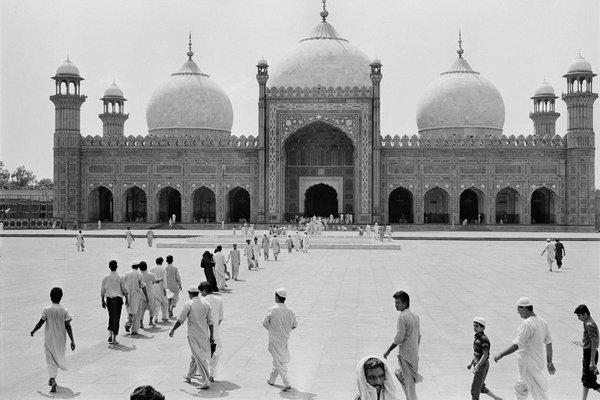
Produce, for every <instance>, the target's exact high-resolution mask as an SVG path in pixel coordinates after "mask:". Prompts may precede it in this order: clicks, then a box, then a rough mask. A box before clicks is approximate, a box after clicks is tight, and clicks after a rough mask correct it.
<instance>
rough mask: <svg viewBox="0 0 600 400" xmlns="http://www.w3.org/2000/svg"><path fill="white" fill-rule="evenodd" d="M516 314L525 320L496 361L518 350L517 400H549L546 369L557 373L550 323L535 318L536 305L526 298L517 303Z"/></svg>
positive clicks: (495, 358) (551, 372)
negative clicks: (549, 328)
mask: <svg viewBox="0 0 600 400" xmlns="http://www.w3.org/2000/svg"><path fill="white" fill-rule="evenodd" d="M517 312H518V313H519V315H520V316H521V318H522V319H523V322H521V325H519V329H518V334H517V337H516V338H515V340H514V341H513V344H512V346H510V347H508V348H507V349H506V350H504V351H503V352H501V353H499V354H498V355H496V357H494V361H496V362H498V361H499V360H500V359H501V358H502V357H504V356H507V355H509V354H512V353H514V352H515V351H516V352H517V365H518V368H519V378H518V380H517V383H516V384H515V399H517V400H526V399H527V398H529V395H531V398H532V399H534V400H548V399H549V397H548V379H546V377H545V376H544V367H547V368H548V372H549V373H550V375H554V373H555V372H556V368H554V364H553V363H552V338H551V337H550V331H549V330H548V324H547V323H546V321H544V320H543V319H542V318H540V317H538V316H537V315H535V313H534V312H533V303H532V302H531V300H530V299H528V298H527V297H521V298H520V299H519V300H518V301H517ZM544 345H545V346H544ZM544 347H545V352H544ZM544 353H545V354H544ZM544 355H545V356H546V357H544ZM544 358H545V359H546V361H544Z"/></svg>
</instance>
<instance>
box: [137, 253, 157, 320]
mask: <svg viewBox="0 0 600 400" xmlns="http://www.w3.org/2000/svg"><path fill="white" fill-rule="evenodd" d="M139 267H140V272H141V273H142V280H143V281H144V283H145V284H146V298H145V299H142V302H141V307H140V314H141V315H140V326H141V327H142V329H143V328H144V314H145V313H146V310H148V311H149V313H150V322H149V323H148V325H149V326H156V325H155V324H154V316H155V315H156V314H157V312H156V297H155V296H154V285H155V284H157V283H161V282H162V278H161V279H157V278H156V276H154V274H151V273H150V272H148V264H146V261H141V262H140V265H139Z"/></svg>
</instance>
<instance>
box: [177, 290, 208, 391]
mask: <svg viewBox="0 0 600 400" xmlns="http://www.w3.org/2000/svg"><path fill="white" fill-rule="evenodd" d="M186 319H187V325H188V343H189V345H190V350H191V352H192V360H191V362H190V374H193V373H195V372H196V370H197V369H199V370H200V381H201V383H202V384H205V385H208V384H209V382H208V370H207V360H208V359H209V358H210V340H209V339H210V330H209V327H208V326H209V325H213V320H212V315H211V311H210V305H209V304H208V303H207V302H206V301H204V300H202V299H201V298H200V297H194V298H193V299H192V300H190V301H188V302H187V303H185V304H184V306H183V309H182V310H181V313H180V314H179V317H178V318H177V320H178V321H180V322H181V323H183V322H184V321H185V320H186ZM189 377H190V378H191V376H189Z"/></svg>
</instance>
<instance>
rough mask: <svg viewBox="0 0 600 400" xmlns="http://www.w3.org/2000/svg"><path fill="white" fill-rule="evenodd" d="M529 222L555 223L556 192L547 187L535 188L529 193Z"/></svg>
mask: <svg viewBox="0 0 600 400" xmlns="http://www.w3.org/2000/svg"><path fill="white" fill-rule="evenodd" d="M531 223H532V224H554V223H556V194H555V193H554V192H553V191H552V190H550V189H548V188H547V187H541V188H537V189H535V190H534V191H533V193H532V194H531Z"/></svg>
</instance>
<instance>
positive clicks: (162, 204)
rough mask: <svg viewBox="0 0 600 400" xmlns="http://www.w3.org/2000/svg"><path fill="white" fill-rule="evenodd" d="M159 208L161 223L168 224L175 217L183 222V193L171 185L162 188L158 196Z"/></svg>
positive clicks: (158, 216)
mask: <svg viewBox="0 0 600 400" xmlns="http://www.w3.org/2000/svg"><path fill="white" fill-rule="evenodd" d="M156 199H157V202H158V208H157V212H156V214H157V215H156V216H157V220H158V221H159V222H166V221H168V220H169V218H171V217H172V216H173V215H175V220H176V221H177V222H181V193H180V192H179V190H177V189H176V188H174V187H173V186H171V185H168V186H165V187H163V188H161V189H160V190H159V191H158V193H157V194H156Z"/></svg>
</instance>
